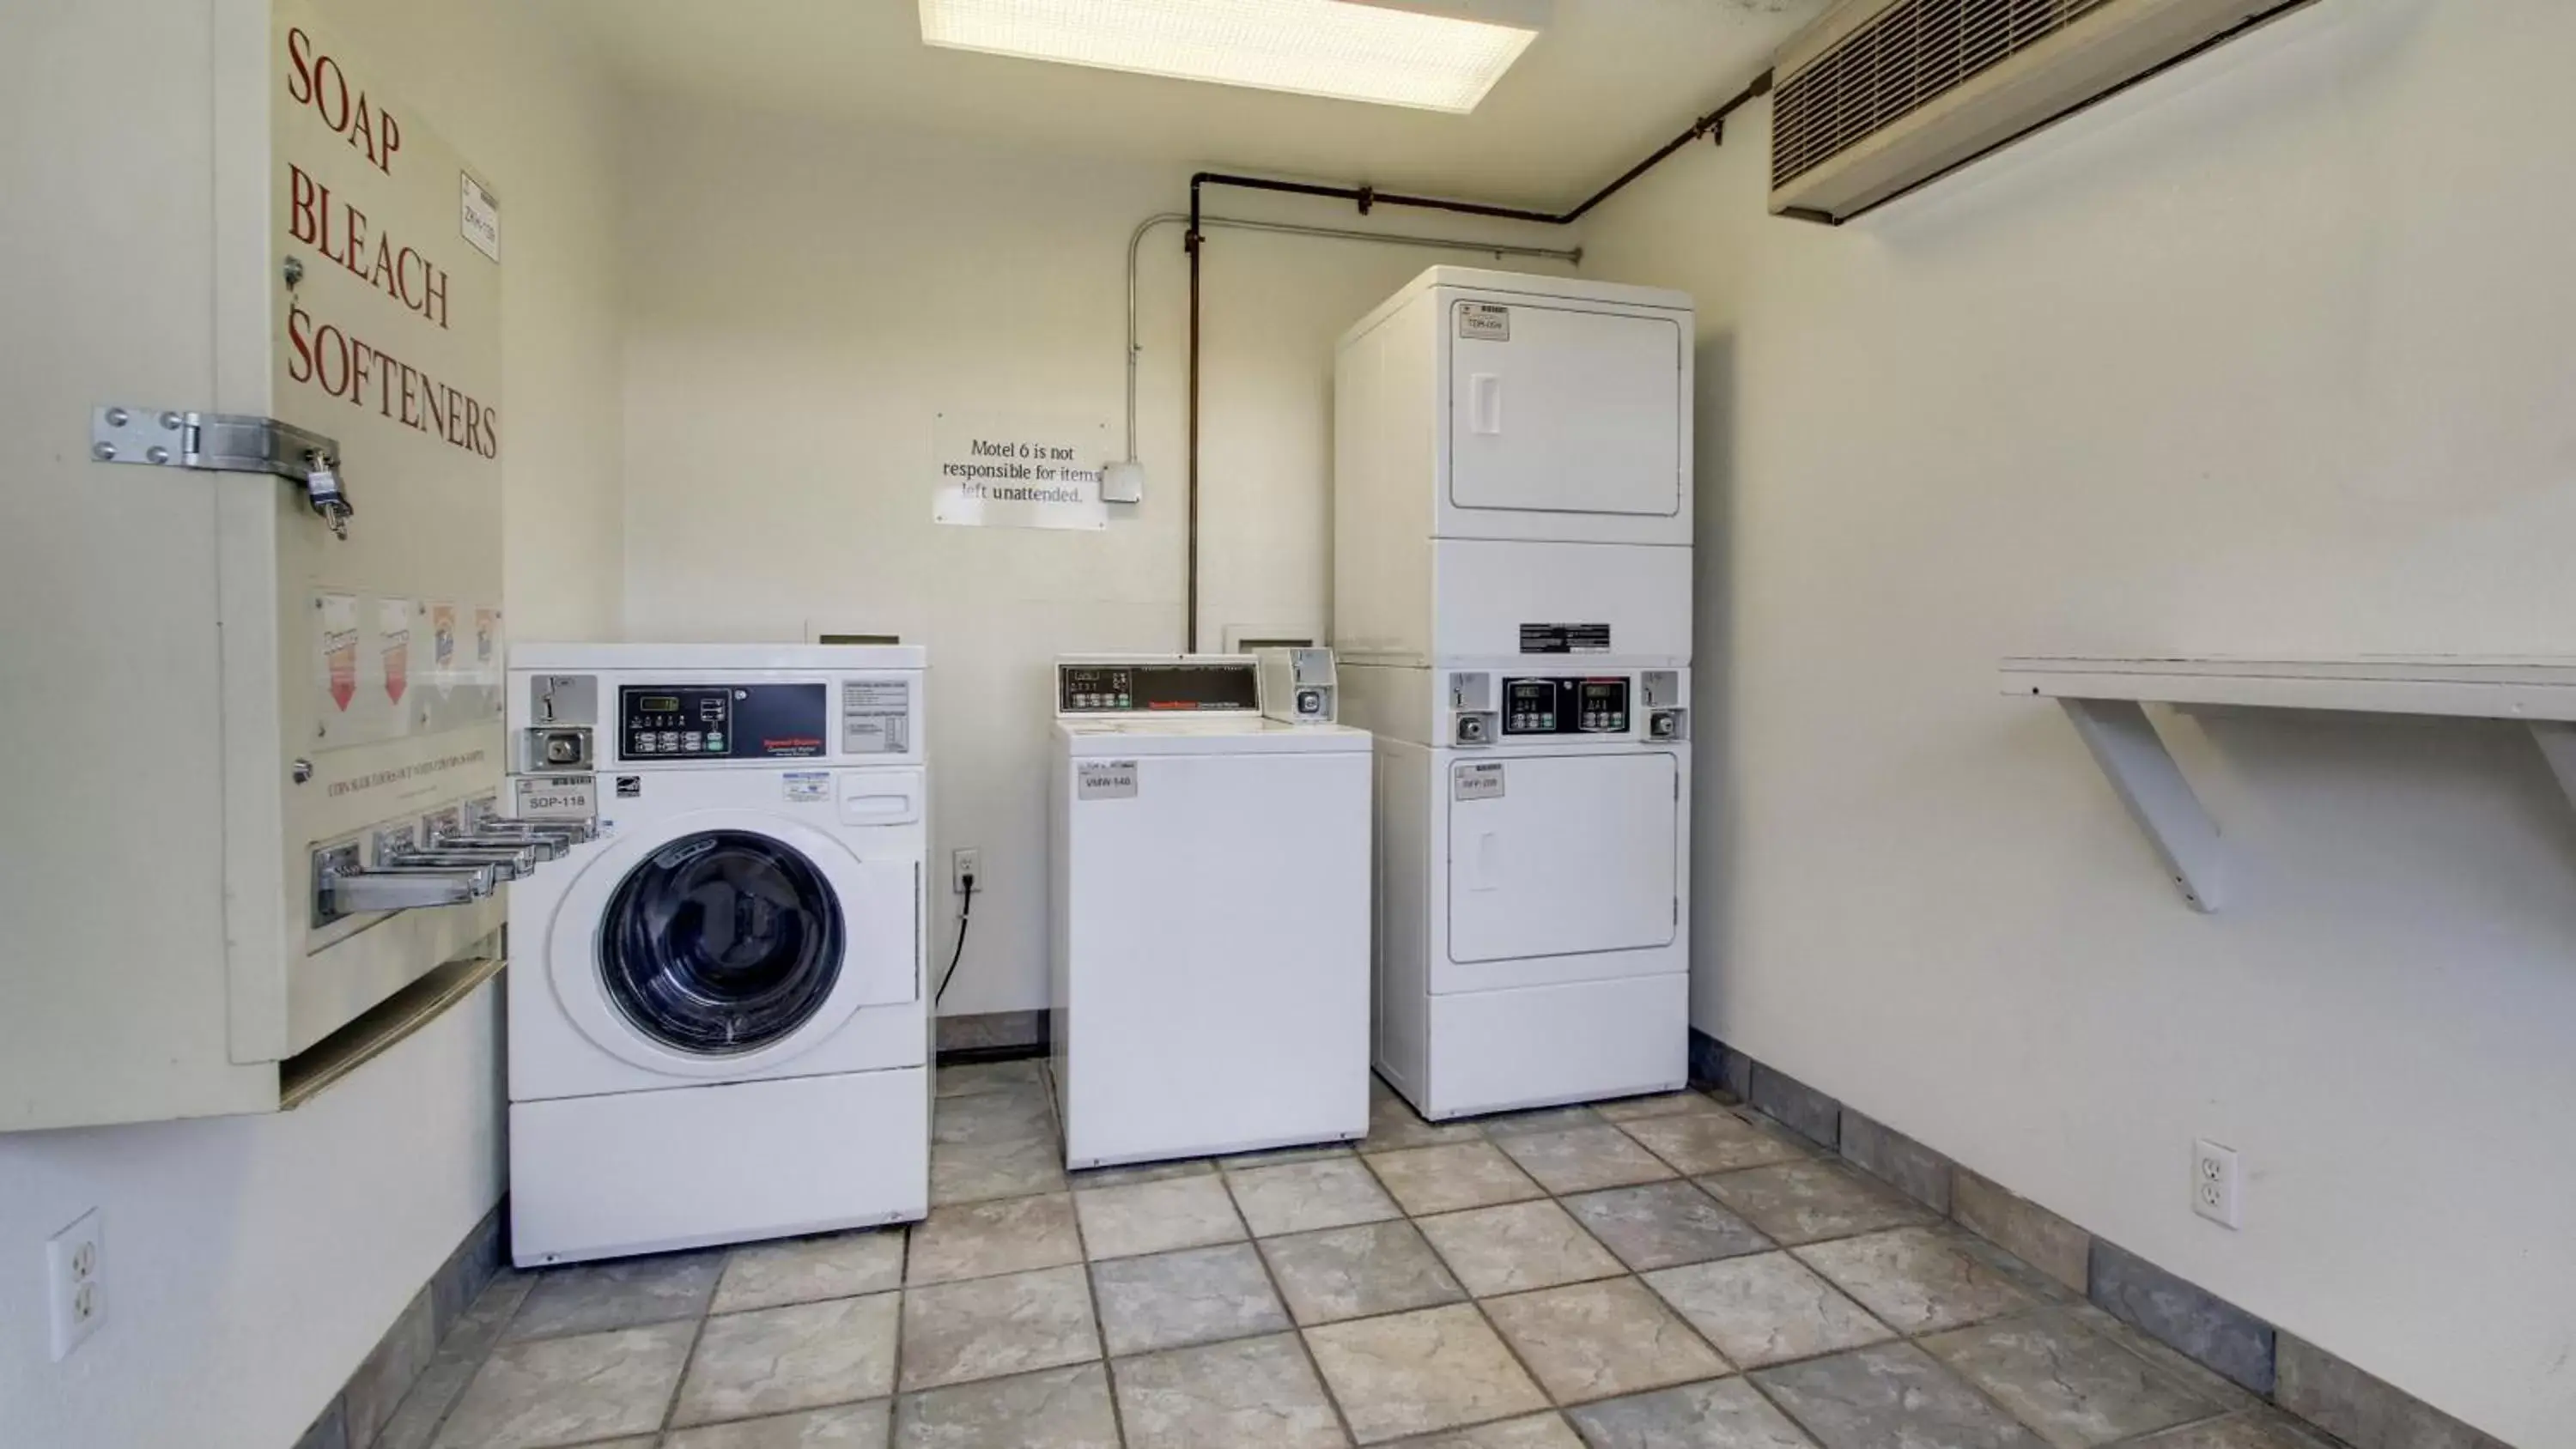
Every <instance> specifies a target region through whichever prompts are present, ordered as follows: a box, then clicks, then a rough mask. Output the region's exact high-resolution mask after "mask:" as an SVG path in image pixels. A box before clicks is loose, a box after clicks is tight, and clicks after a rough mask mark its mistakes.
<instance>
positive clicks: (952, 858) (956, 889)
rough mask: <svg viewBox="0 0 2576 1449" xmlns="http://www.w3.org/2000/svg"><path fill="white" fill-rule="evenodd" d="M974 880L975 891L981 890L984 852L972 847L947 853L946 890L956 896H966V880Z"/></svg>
mask: <svg viewBox="0 0 2576 1449" xmlns="http://www.w3.org/2000/svg"><path fill="white" fill-rule="evenodd" d="M969 876H972V877H974V878H975V882H976V889H978V890H981V889H983V881H984V852H982V851H980V850H977V849H976V848H975V847H973V846H971V845H970V846H967V847H966V848H965V849H963V850H952V851H950V852H948V889H949V890H950V892H952V893H953V894H956V895H961V896H962V895H964V894H966V878H967V877H969Z"/></svg>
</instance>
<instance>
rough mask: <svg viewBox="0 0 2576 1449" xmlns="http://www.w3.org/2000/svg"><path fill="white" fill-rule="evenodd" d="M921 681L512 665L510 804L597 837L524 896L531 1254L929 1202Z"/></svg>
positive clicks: (704, 666) (732, 653)
mask: <svg viewBox="0 0 2576 1449" xmlns="http://www.w3.org/2000/svg"><path fill="white" fill-rule="evenodd" d="M923 670H924V664H923V657H922V651H921V650H919V649H917V648H897V647H843V646H829V645H708V644H697V645H652V644H613V645H523V646H518V647H514V648H513V649H512V650H511V654H510V672H509V686H508V706H509V727H510V740H511V744H512V750H513V759H512V763H513V766H514V775H513V778H512V781H511V787H512V788H511V791H510V796H509V800H510V802H511V803H512V804H513V805H514V806H515V809H516V813H517V814H518V815H519V816H520V817H522V818H523V819H528V820H532V821H543V820H546V819H549V818H560V817H565V816H570V817H573V818H576V819H578V818H580V817H582V816H584V815H595V817H596V821H597V832H598V833H597V838H596V839H594V840H591V841H588V842H586V843H581V844H577V845H575V846H574V847H573V849H572V850H571V852H570V853H569V854H568V855H566V856H565V857H564V858H563V859H561V860H558V861H555V862H552V863H549V864H546V865H542V866H540V867H539V868H538V869H537V870H536V872H535V873H534V875H532V876H531V877H530V878H528V879H526V880H523V881H520V882H519V883H518V884H517V885H515V886H513V887H512V889H511V895H510V939H511V943H512V946H513V948H514V954H515V960H514V963H513V966H512V969H511V971H510V973H509V980H510V1179H511V1181H510V1208H511V1249H512V1255H513V1257H515V1258H516V1260H517V1261H518V1262H519V1263H520V1264H521V1265H522V1266H529V1265H535V1264H541V1263H559V1262H569V1261H573V1260H577V1259H583V1258H599V1257H610V1256H617V1255H622V1254H629V1253H646V1252H655V1251H661V1250H665V1249H671V1248H682V1247H690V1246H696V1245H700V1244H708V1243H724V1242H739V1241H745V1240H749V1239H755V1238H765V1237H778V1236H785V1235H790V1234H798V1233H811V1232H821V1231H826V1230H830V1229H836V1228H847V1227H856V1226H861V1225H864V1224H870V1223H882V1222H892V1221H901V1220H908V1219H914V1218H919V1217H921V1216H922V1215H923V1214H924V1213H925V1212H926V1211H927V1210H928V1206H929V1144H930V1070H929V1060H930V1055H929V1053H930V1041H929V1033H930V1023H929V1017H928V1014H927V1012H926V1011H925V1009H924V996H923V990H922V976H923V944H922V941H923V917H922V912H923V910H924V895H923V881H924V867H925V864H926V861H927V850H928V824H927V822H928V819H929V806H928V798H927V796H928V789H929V780H928V772H927V771H926V770H925V769H924V767H923V763H922V748H921V745H922V738H923V732H922V720H923V698H922V695H923V678H924V674H923ZM531 828H536V827H531Z"/></svg>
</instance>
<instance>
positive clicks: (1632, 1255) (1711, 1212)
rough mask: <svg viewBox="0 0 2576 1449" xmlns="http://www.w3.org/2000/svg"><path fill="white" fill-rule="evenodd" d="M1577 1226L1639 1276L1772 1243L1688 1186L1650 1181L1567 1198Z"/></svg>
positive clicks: (1754, 1250) (1757, 1249) (1761, 1248)
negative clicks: (1639, 1273)
mask: <svg viewBox="0 0 2576 1449" xmlns="http://www.w3.org/2000/svg"><path fill="white" fill-rule="evenodd" d="M1565 1210H1566V1211H1567V1212H1570V1213H1572V1214H1574V1218H1575V1221H1577V1222H1579V1223H1581V1224H1583V1226H1584V1229H1585V1230H1586V1231H1588V1232H1590V1233H1591V1234H1592V1236H1594V1237H1596V1238H1599V1239H1600V1240H1601V1245H1602V1246H1603V1247H1605V1248H1608V1249H1609V1250H1610V1251H1611V1252H1614V1253H1616V1254H1618V1255H1619V1261H1621V1262H1623V1263H1626V1264H1627V1265H1628V1266H1629V1267H1631V1268H1634V1269H1636V1270H1637V1271H1639V1272H1641V1273H1642V1272H1647V1271H1649V1270H1652V1269H1655V1268H1678V1267H1680V1266H1681V1265H1682V1264H1684V1263H1705V1262H1707V1261H1709V1260H1710V1259H1712V1258H1734V1257H1740V1256H1742V1255H1743V1254H1746V1253H1759V1252H1764V1251H1767V1250H1768V1249H1769V1248H1770V1247H1771V1240H1770V1239H1769V1238H1766V1237H1764V1236H1762V1235H1761V1234H1760V1233H1758V1232H1756V1231H1754V1229H1753V1225H1752V1224H1751V1223H1748V1222H1746V1221H1745V1220H1744V1219H1742V1218H1740V1217H1737V1216H1736V1215H1735V1214H1734V1212H1733V1211H1731V1210H1730V1209H1728V1208H1725V1207H1722V1206H1720V1205H1719V1204H1718V1201H1717V1199H1715V1198H1713V1197H1710V1196H1709V1195H1708V1194H1707V1193H1705V1192H1702V1191H1700V1189H1699V1188H1698V1186H1696V1185H1695V1184H1692V1183H1688V1182H1678V1181H1675V1182H1650V1183H1647V1184H1645V1185H1643V1186H1641V1187H1617V1188H1611V1189H1610V1190H1608V1191H1606V1192H1587V1193H1583V1194H1581V1195H1579V1196H1575V1197H1569V1198H1567V1199H1565Z"/></svg>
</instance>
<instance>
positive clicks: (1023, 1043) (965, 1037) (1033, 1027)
mask: <svg viewBox="0 0 2576 1449" xmlns="http://www.w3.org/2000/svg"><path fill="white" fill-rule="evenodd" d="M1046 1044H1047V1014H1046V1013H1045V1012H1043V1011H988V1012H985V1013H983V1014H981V1015H978V1016H943V1017H941V1018H939V1050H940V1052H941V1054H943V1055H945V1054H946V1053H949V1052H1005V1051H1036V1050H1039V1049H1042V1048H1044V1047H1045V1046H1046Z"/></svg>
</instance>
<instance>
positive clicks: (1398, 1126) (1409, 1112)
mask: <svg viewBox="0 0 2576 1449" xmlns="http://www.w3.org/2000/svg"><path fill="white" fill-rule="evenodd" d="M1369 1087H1370V1089H1371V1095H1370V1097H1369V1134H1368V1140H1367V1141H1365V1142H1362V1143H1361V1144H1360V1151H1362V1152H1370V1153H1375V1152H1396V1151H1401V1150H1403V1149H1404V1148H1407V1147H1437V1146H1441V1145H1443V1144H1445V1143H1451V1142H1481V1141H1483V1140H1484V1138H1485V1134H1484V1131H1483V1129H1481V1128H1479V1127H1478V1126H1477V1125H1476V1124H1475V1123H1473V1122H1425V1121H1424V1120H1422V1117H1421V1116H1420V1114H1418V1113H1416V1112H1415V1111H1414V1110H1413V1108H1412V1106H1411V1104H1409V1103H1407V1102H1406V1101H1405V1100H1404V1098H1402V1097H1400V1096H1398V1095H1396V1093H1395V1090H1394V1089H1393V1088H1391V1087H1389V1086H1387V1085H1386V1084H1385V1083H1384V1082H1379V1081H1371V1082H1370V1083H1369Z"/></svg>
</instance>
